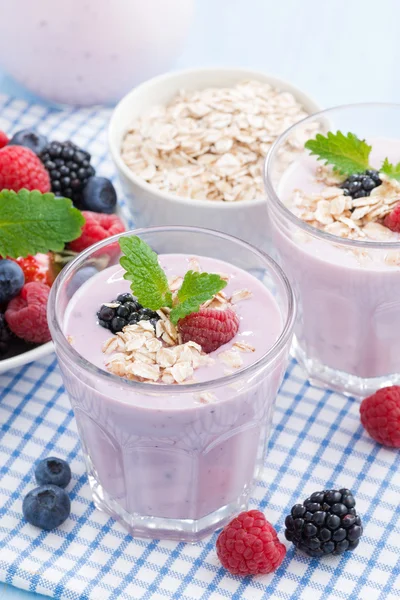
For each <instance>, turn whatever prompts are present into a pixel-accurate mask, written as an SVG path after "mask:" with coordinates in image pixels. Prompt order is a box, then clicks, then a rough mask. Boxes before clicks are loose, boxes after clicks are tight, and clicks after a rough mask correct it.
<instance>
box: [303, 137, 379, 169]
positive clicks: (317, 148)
mask: <svg viewBox="0 0 400 600" xmlns="http://www.w3.org/2000/svg"><path fill="white" fill-rule="evenodd" d="M304 146H305V148H307V150H310V152H311V154H312V155H314V156H317V157H318V160H323V161H324V162H325V164H331V165H333V168H334V170H335V171H338V172H339V173H342V174H343V175H353V173H362V172H363V171H365V170H366V169H368V168H369V155H370V152H371V146H369V145H368V144H367V143H366V141H365V140H359V139H358V137H357V136H356V135H355V134H354V133H348V134H347V135H344V134H343V133H342V132H341V131H338V132H336V133H332V131H328V134H327V136H326V137H325V136H323V135H322V134H321V133H317V135H316V137H315V139H314V140H308V141H307V142H306V143H305V144H304Z"/></svg>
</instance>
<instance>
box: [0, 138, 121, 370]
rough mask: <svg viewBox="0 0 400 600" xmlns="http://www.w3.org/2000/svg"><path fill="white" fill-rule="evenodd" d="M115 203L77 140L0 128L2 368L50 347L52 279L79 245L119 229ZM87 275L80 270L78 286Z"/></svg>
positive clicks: (106, 182)
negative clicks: (52, 138)
mask: <svg viewBox="0 0 400 600" xmlns="http://www.w3.org/2000/svg"><path fill="white" fill-rule="evenodd" d="M116 209H117V196H116V192H115V189H114V187H113V185H112V183H111V182H110V181H109V180H108V179H106V178H104V177H99V176H96V174H95V169H94V167H93V166H92V165H91V157H90V155H89V153H87V152H86V151H85V150H83V149H82V148H78V147H77V146H76V145H74V144H73V143H72V142H70V141H67V142H57V141H55V142H52V141H50V142H49V141H48V140H47V139H46V138H45V137H44V136H42V135H41V134H39V133H37V132H35V131H28V130H24V131H19V132H17V133H16V134H14V136H13V137H12V138H11V139H10V140H9V139H8V137H7V136H6V135H5V134H4V133H3V132H0V373H3V372H5V371H7V370H9V369H12V368H15V367H20V366H22V365H24V364H27V363H29V362H32V361H34V360H39V359H41V358H43V357H44V356H46V355H47V354H50V353H51V352H52V351H53V344H52V342H51V336H50V331H49V328H48V325H47V299H48V295H49V292H50V287H51V286H52V284H53V282H54V280H55V278H56V277H57V275H58V273H59V272H60V270H61V269H62V268H63V266H64V265H65V264H66V263H67V262H69V261H70V260H71V259H72V258H74V257H75V256H76V255H77V254H78V253H79V252H81V251H82V250H85V249H86V248H88V247H89V246H91V245H92V244H94V243H96V242H98V241H100V240H102V239H105V238H107V237H110V236H112V235H114V234H116V233H121V232H123V231H125V225H124V223H123V221H122V220H121V218H120V217H119V216H118V215H116V214H114V213H115V211H116ZM95 268H96V265H95V264H93V265H92V266H91V267H90V269H95ZM91 275H93V273H92V272H91V273H87V274H85V272H84V271H83V272H81V273H80V275H79V277H80V281H77V286H76V287H77V288H78V287H79V286H80V285H81V284H82V278H84V277H85V276H86V277H90V276H91Z"/></svg>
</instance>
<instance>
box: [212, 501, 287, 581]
mask: <svg viewBox="0 0 400 600" xmlns="http://www.w3.org/2000/svg"><path fill="white" fill-rule="evenodd" d="M217 554H218V558H219V560H220V561H221V563H222V566H223V567H225V569H227V570H228V571H229V572H230V573H232V575H258V574H265V573H271V572H272V571H275V570H276V569H277V568H278V567H279V565H280V564H281V562H282V561H283V559H284V557H285V554H286V548H285V546H284V545H283V544H281V542H280V541H279V539H278V536H277V534H276V531H275V529H274V528H273V527H272V525H271V523H268V521H267V519H266V518H265V516H264V515H263V513H262V512H260V511H259V510H249V511H247V512H242V513H240V515H238V516H237V517H236V519H233V521H231V522H230V523H229V524H228V525H227V526H226V527H225V528H224V529H223V530H222V532H221V533H220V534H219V536H218V539H217Z"/></svg>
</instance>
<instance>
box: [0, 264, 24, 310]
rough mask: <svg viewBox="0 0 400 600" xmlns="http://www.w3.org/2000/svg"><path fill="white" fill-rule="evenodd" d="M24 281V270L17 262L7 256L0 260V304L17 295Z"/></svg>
mask: <svg viewBox="0 0 400 600" xmlns="http://www.w3.org/2000/svg"><path fill="white" fill-rule="evenodd" d="M24 282H25V276H24V272H23V270H22V269H21V267H20V266H19V264H18V263H16V262H14V261H13V260H9V259H8V258H3V259H1V260H0V304H7V303H8V302H9V301H10V300H11V299H12V298H14V296H17V295H18V294H19V292H20V291H21V289H22V286H23V285H24Z"/></svg>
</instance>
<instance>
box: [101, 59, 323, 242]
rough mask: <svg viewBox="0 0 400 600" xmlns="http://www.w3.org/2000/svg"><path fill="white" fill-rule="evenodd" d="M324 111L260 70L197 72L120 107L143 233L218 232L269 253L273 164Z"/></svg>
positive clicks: (127, 185)
mask: <svg viewBox="0 0 400 600" xmlns="http://www.w3.org/2000/svg"><path fill="white" fill-rule="evenodd" d="M319 110H320V107H319V106H318V104H316V103H315V102H314V101H313V100H312V99H311V98H310V97H309V96H308V95H307V94H305V93H304V92H303V91H301V90H300V89H298V88H297V87H295V86H294V85H292V84H290V83H288V82H286V81H283V80H282V79H278V78H277V77H273V76H270V75H266V74H264V73H261V72H257V71H253V70H250V69H236V68H201V69H190V70H185V71H177V72H171V73H167V74H165V75H161V76H159V77H155V78H153V79H150V80H149V81H147V82H145V83H142V84H141V85H139V86H138V87H136V88H135V89H133V90H132V91H131V92H130V93H128V94H127V95H126V96H125V97H124V98H123V99H122V100H121V101H120V102H119V104H118V105H117V106H116V108H115V110H114V112H113V114H112V117H111V121H110V124H109V132H108V133H109V147H110V151H111V155H112V158H113V161H114V163H115V165H116V168H117V172H118V175H119V178H120V181H121V184H122V187H123V190H124V193H125V196H126V199H127V202H128V206H129V208H130V211H131V214H132V217H133V219H134V222H135V225H136V226H138V227H147V226H157V225H186V226H188V225H189V226H190V225H192V226H199V227H208V228H211V229H216V230H219V231H223V232H225V233H228V234H230V235H234V236H237V237H240V238H242V239H244V240H246V241H249V242H251V243H252V244H254V245H256V246H258V247H261V248H263V249H268V247H269V234H268V230H269V228H268V217H267V211H266V198H265V192H264V189H263V181H262V170H263V163H264V159H265V156H266V154H267V152H268V151H269V148H270V146H271V145H272V143H273V142H274V141H275V139H276V138H277V137H278V136H279V135H280V134H281V133H283V131H284V130H286V129H287V128H288V127H289V126H291V125H292V124H294V123H295V122H297V121H299V120H300V119H302V118H304V117H305V116H307V115H309V114H312V113H315V112H317V111H319Z"/></svg>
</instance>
